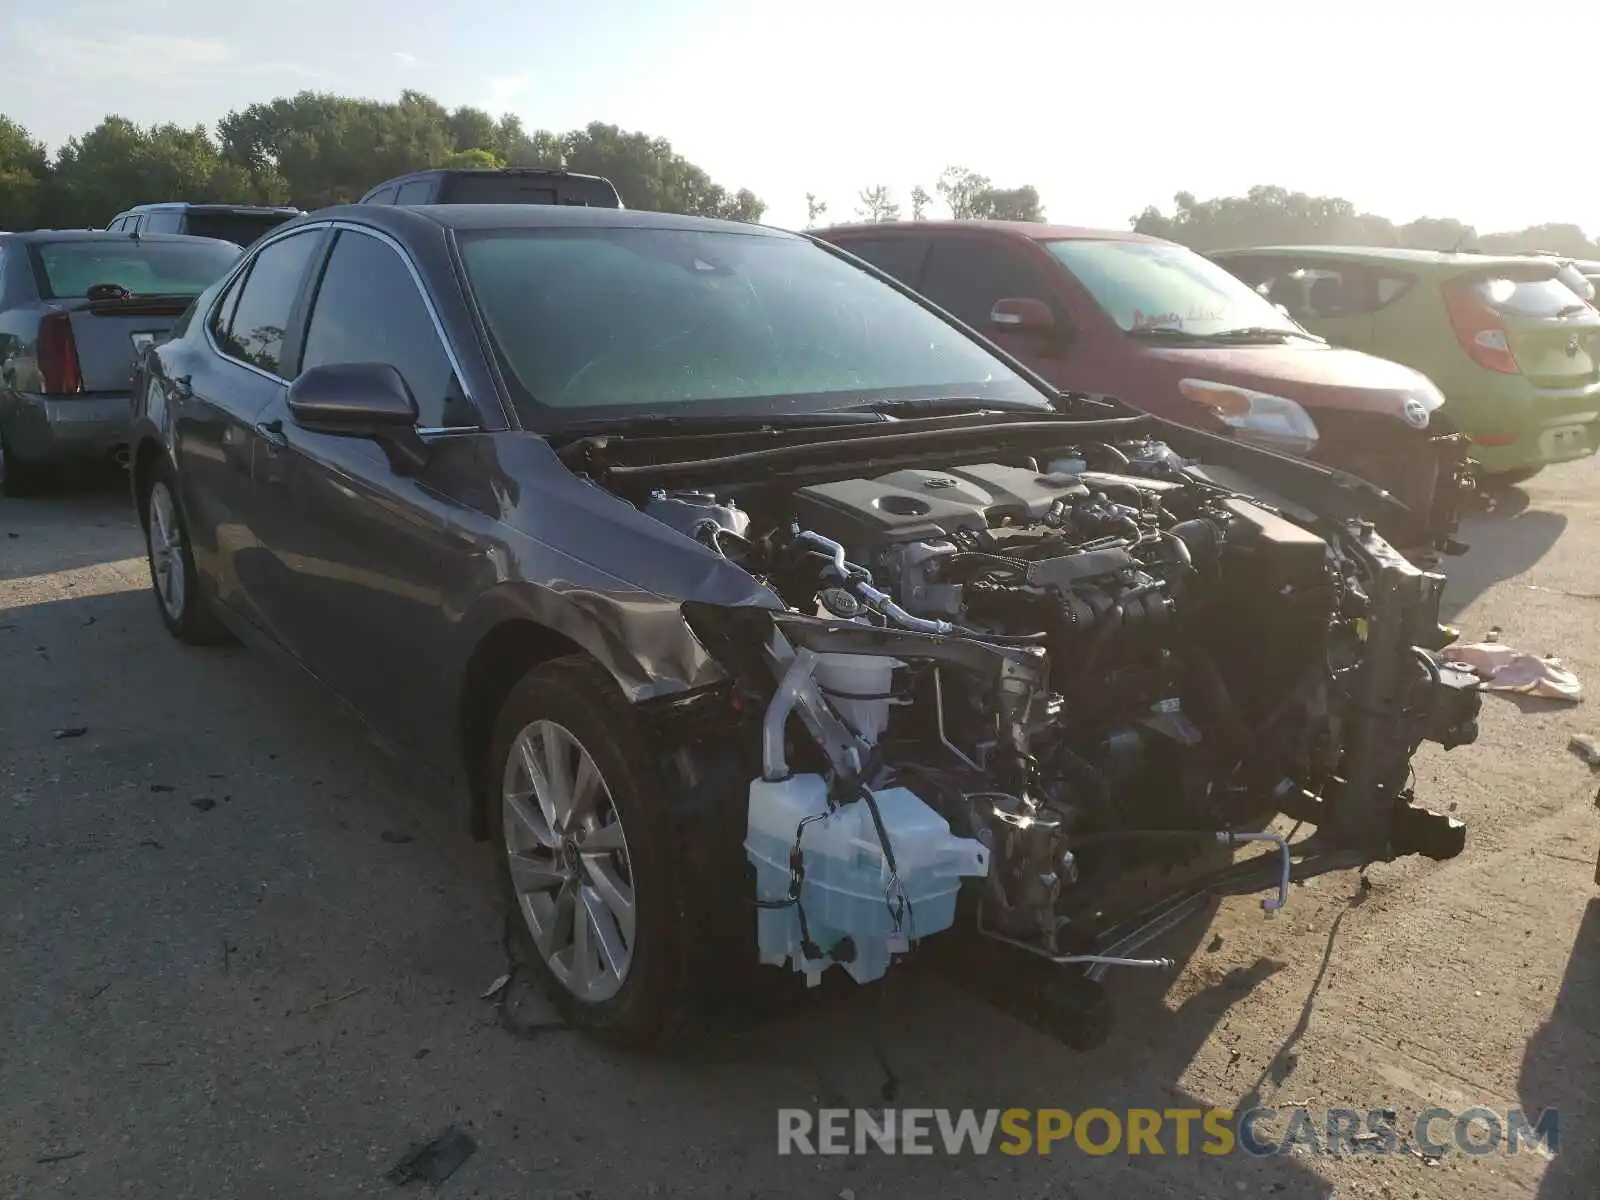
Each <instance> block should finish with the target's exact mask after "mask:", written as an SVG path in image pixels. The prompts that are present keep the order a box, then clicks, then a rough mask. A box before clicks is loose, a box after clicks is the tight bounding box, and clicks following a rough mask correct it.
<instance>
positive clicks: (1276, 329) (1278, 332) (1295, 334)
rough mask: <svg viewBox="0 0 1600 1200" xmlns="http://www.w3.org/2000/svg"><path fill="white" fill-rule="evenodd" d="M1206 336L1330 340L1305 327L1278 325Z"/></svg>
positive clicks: (1213, 339)
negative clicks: (1308, 330) (1295, 327)
mask: <svg viewBox="0 0 1600 1200" xmlns="http://www.w3.org/2000/svg"><path fill="white" fill-rule="evenodd" d="M1204 337H1205V340H1206V341H1208V342H1254V341H1259V340H1260V339H1262V338H1304V339H1305V340H1306V341H1308V342H1321V343H1323V344H1326V343H1327V341H1328V339H1327V338H1325V337H1318V336H1317V335H1316V334H1314V333H1308V332H1306V330H1304V329H1284V328H1282V327H1281V326H1277V325H1245V326H1241V327H1240V328H1238V329H1224V330H1222V331H1221V332H1220V333H1208V334H1205V335H1204Z"/></svg>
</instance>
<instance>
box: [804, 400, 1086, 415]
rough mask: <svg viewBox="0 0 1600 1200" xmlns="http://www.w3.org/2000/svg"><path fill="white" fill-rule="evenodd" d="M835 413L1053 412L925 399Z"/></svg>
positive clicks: (1018, 404) (1011, 403)
mask: <svg viewBox="0 0 1600 1200" xmlns="http://www.w3.org/2000/svg"><path fill="white" fill-rule="evenodd" d="M828 411H829V412H835V413H882V414H883V415H885V416H891V417H926V416H933V415H935V414H939V415H943V414H945V413H964V412H972V413H979V412H988V411H995V412H1029V413H1041V414H1049V413H1052V412H1053V411H1054V410H1053V409H1052V408H1051V407H1050V406H1049V405H1048V404H1045V403H1043V402H1040V403H1038V404H1027V403H1024V402H1023V401H1020V400H982V399H979V398H978V397H976V396H928V397H925V398H919V399H915V400H869V401H867V402H866V403H864V404H851V405H847V406H846V407H844V408H832V409H829V410H828Z"/></svg>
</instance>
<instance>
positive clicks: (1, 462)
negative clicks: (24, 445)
mask: <svg viewBox="0 0 1600 1200" xmlns="http://www.w3.org/2000/svg"><path fill="white" fill-rule="evenodd" d="M54 481H55V472H54V471H52V470H51V469H50V468H49V467H47V466H45V465H43V464H41V463H31V462H25V461H23V460H22V459H20V458H18V457H17V456H16V454H15V453H14V452H13V451H12V449H11V447H10V445H9V444H7V442H6V440H5V438H4V437H0V496H6V497H7V498H9V499H17V500H20V499H22V498H23V497H25V496H37V495H38V494H39V493H40V492H43V491H45V490H46V489H48V488H49V486H50V485H51V484H52V483H53V482H54Z"/></svg>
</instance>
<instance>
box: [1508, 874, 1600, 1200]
mask: <svg viewBox="0 0 1600 1200" xmlns="http://www.w3.org/2000/svg"><path fill="white" fill-rule="evenodd" d="M1518 1091H1519V1093H1520V1097H1521V1101H1522V1107H1523V1110H1524V1112H1525V1113H1526V1114H1527V1115H1528V1118H1529V1120H1530V1121H1532V1120H1534V1119H1535V1118H1536V1116H1537V1114H1538V1113H1539V1112H1540V1111H1541V1110H1543V1109H1555V1110H1557V1112H1558V1113H1559V1122H1560V1124H1559V1129H1560V1143H1559V1146H1558V1149H1557V1153H1556V1156H1555V1161H1553V1162H1552V1163H1551V1164H1550V1166H1549V1168H1548V1169H1547V1170H1546V1171H1545V1175H1544V1179H1543V1181H1542V1183H1541V1186H1540V1188H1539V1200H1592V1198H1593V1197H1594V1196H1595V1195H1596V1194H1597V1192H1600V1139H1597V1138H1596V1137H1595V1135H1594V1129H1595V1119H1596V1117H1597V1115H1600V899H1591V900H1590V901H1589V907H1588V909H1587V910H1586V911H1585V912H1584V915H1583V922H1582V924H1581V925H1580V926H1579V927H1578V936H1577V939H1576V940H1575V941H1574V942H1573V944H1572V953H1571V956H1570V957H1569V958H1568V961H1567V973H1566V976H1565V978H1564V979H1563V980H1562V982H1561V991H1560V992H1559V993H1558V994H1557V996H1556V1003H1555V1009H1554V1011H1552V1012H1551V1014H1550V1020H1549V1021H1547V1022H1546V1023H1545V1024H1544V1026H1543V1027H1542V1028H1541V1029H1540V1030H1539V1032H1538V1033H1536V1034H1535V1035H1534V1036H1533V1037H1532V1038H1531V1039H1530V1040H1529V1042H1528V1048H1527V1052H1526V1054H1525V1056H1524V1058H1523V1061H1522V1074H1521V1078H1520V1080H1519V1086H1518Z"/></svg>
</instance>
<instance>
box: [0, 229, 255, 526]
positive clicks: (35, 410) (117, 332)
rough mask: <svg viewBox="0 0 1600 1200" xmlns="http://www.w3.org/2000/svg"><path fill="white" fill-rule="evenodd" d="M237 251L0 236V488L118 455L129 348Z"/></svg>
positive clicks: (90, 235) (159, 326)
mask: <svg viewBox="0 0 1600 1200" xmlns="http://www.w3.org/2000/svg"><path fill="white" fill-rule="evenodd" d="M242 253H243V251H242V250H241V249H240V248H239V247H238V246H236V245H235V244H233V243H232V242H227V241H221V240H218V239H213V238H198V237H184V236H176V235H162V234H147V235H144V236H130V235H129V234H126V233H113V232H109V231H106V230H85V229H73V230H36V231H34V232H31V233H4V234H0V492H3V493H4V494H5V495H7V496H21V495H26V494H28V493H30V492H33V491H37V490H38V489H39V488H41V487H43V486H45V485H47V484H49V483H50V482H51V479H52V477H53V476H54V475H55V474H56V473H57V471H58V469H59V468H60V467H61V466H63V465H64V464H66V463H68V462H70V461H73V460H82V459H90V460H93V459H105V458H108V457H116V456H120V455H122V454H124V453H125V452H126V445H127V437H128V420H129V415H130V411H131V410H130V403H129V397H128V388H129V385H130V383H131V381H132V376H133V370H134V366H135V364H136V363H137V362H138V357H139V355H140V354H141V353H142V352H143V351H144V349H145V347H147V346H149V345H150V344H151V343H152V342H154V341H156V340H157V339H159V338H164V337H165V336H166V335H167V334H168V333H169V332H170V331H171V330H172V328H173V326H174V324H175V323H176V322H177V320H178V318H179V317H181V316H182V315H183V313H184V312H185V311H186V310H187V309H188V308H189V306H190V303H191V302H192V301H193V300H194V298H195V297H196V296H197V295H199V294H200V293H201V292H202V291H204V290H205V289H206V288H207V287H208V286H210V284H212V283H213V282H214V281H216V280H217V279H219V278H220V277H221V276H222V275H223V274H225V273H226V272H227V270H228V268H230V267H231V266H233V264H234V263H235V262H237V261H238V260H239V256H240V255H241V254H242Z"/></svg>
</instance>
